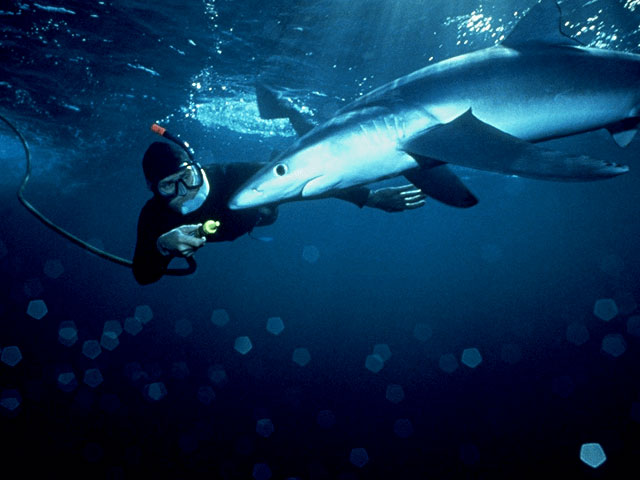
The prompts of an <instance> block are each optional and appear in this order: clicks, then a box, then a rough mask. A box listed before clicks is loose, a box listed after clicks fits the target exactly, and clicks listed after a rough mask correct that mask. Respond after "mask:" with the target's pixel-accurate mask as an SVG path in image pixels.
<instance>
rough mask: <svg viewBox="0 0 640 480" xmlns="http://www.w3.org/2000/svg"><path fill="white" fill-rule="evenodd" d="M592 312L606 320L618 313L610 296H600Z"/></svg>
mask: <svg viewBox="0 0 640 480" xmlns="http://www.w3.org/2000/svg"><path fill="white" fill-rule="evenodd" d="M593 314H594V315H595V316H596V317H598V318H599V319H601V320H604V321H605V322H608V321H609V320H611V319H612V318H614V317H615V316H616V315H618V306H617V305H616V302H615V301H614V300H613V299H612V298H601V299H600V300H597V301H596V303H595V305H594V306H593Z"/></svg>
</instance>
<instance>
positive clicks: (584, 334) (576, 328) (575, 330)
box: [567, 322, 589, 346]
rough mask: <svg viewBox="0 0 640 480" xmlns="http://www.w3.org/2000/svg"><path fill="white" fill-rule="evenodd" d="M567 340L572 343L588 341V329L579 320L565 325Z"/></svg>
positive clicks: (577, 343)
mask: <svg viewBox="0 0 640 480" xmlns="http://www.w3.org/2000/svg"><path fill="white" fill-rule="evenodd" d="M567 341H568V342H569V343H573V344H574V345H577V346H580V345H584V344H585V343H587V342H588V341H589V330H587V327H585V326H584V325H583V324H582V323H580V322H573V323H572V324H571V325H569V326H568V327H567Z"/></svg>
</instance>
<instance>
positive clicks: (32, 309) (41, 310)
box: [27, 300, 48, 320]
mask: <svg viewBox="0 0 640 480" xmlns="http://www.w3.org/2000/svg"><path fill="white" fill-rule="evenodd" d="M47 312H48V310H47V305H46V304H45V303H44V300H31V301H30V302H29V306H28V307H27V315H29V316H30V317H33V318H35V319H36V320H40V319H42V317H44V316H45V315H46V314H47Z"/></svg>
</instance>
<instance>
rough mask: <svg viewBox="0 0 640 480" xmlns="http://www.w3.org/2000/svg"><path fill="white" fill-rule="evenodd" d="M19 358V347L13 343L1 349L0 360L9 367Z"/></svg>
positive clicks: (20, 354) (20, 357)
mask: <svg viewBox="0 0 640 480" xmlns="http://www.w3.org/2000/svg"><path fill="white" fill-rule="evenodd" d="M21 360H22V353H20V349H19V348H18V347H16V346H15V345H12V346H10V347H5V348H4V349H3V350H2V355H0V361H2V363H4V364H5V365H9V366H10V367H15V366H16V365H17V364H18V363H20V361H21Z"/></svg>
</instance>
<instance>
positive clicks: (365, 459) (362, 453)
mask: <svg viewBox="0 0 640 480" xmlns="http://www.w3.org/2000/svg"><path fill="white" fill-rule="evenodd" d="M349 461H350V462H351V463H352V464H353V465H355V466H356V467H358V468H362V467H364V466H365V465H366V464H367V463H369V454H368V453H367V451H366V450H365V449H364V448H354V449H353V450H351V454H350V455H349Z"/></svg>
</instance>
